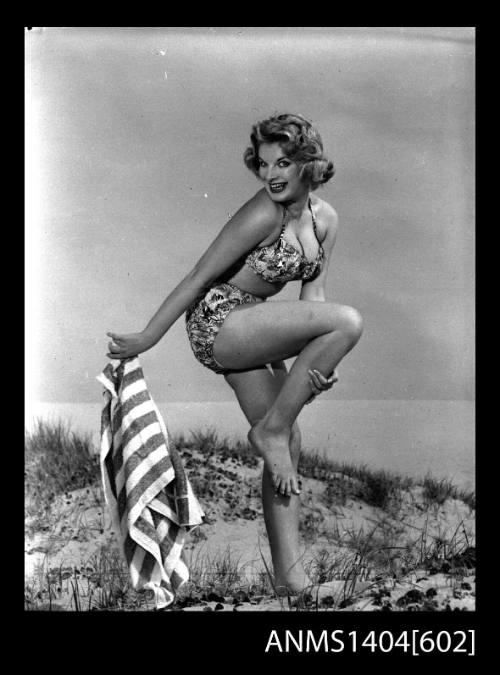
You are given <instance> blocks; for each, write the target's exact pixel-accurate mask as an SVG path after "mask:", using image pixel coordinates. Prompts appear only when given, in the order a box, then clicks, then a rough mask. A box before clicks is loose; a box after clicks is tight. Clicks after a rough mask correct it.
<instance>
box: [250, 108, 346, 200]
mask: <svg viewBox="0 0 500 675" xmlns="http://www.w3.org/2000/svg"><path fill="white" fill-rule="evenodd" d="M250 141H251V146H249V147H248V148H247V149H246V150H245V152H244V153H243V161H244V163H245V165H246V166H247V168H248V169H250V171H252V173H254V174H255V175H256V176H259V146H260V145H261V144H262V143H279V144H280V146H281V147H282V148H283V151H284V152H285V154H286V156H287V157H288V158H289V159H291V160H293V161H294V162H297V163H298V164H300V165H301V168H300V177H301V179H302V180H303V181H305V182H306V183H308V184H309V185H310V187H311V189H312V190H316V188H318V187H319V186H320V185H323V184H324V183H326V182H327V181H329V180H330V178H332V176H333V175H334V173H335V169H334V166H333V162H332V161H330V160H329V159H328V158H327V157H325V156H324V153H323V141H322V140H321V136H320V134H319V131H318V130H317V129H316V128H315V127H314V126H313V125H312V124H311V122H309V121H308V120H307V119H306V118H305V117H302V115H294V114H289V113H284V114H280V115H273V116H272V117H268V118H267V119H265V120H262V121H260V122H257V123H256V124H254V125H253V126H252V132H251V134H250Z"/></svg>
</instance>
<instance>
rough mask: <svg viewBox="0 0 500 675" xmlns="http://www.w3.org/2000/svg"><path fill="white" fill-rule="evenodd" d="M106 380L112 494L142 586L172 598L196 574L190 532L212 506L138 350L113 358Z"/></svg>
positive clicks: (106, 474)
mask: <svg viewBox="0 0 500 675" xmlns="http://www.w3.org/2000/svg"><path fill="white" fill-rule="evenodd" d="M97 379H98V380H99V382H101V383H102V384H103V385H104V397H105V401H104V407H103V410H102V417H101V473H102V480H103V488H104V496H105V499H106V503H107V505H108V507H109V509H110V511H111V516H112V520H113V524H114V528H115V530H116V534H117V535H118V538H119V541H120V544H121V546H122V550H123V552H124V555H125V559H126V562H127V565H128V568H129V571H130V575H131V579H132V585H133V587H134V588H135V589H136V590H146V589H149V590H152V591H153V593H154V597H155V602H156V607H157V608H158V609H161V608H163V607H166V606H167V605H169V604H171V603H172V602H173V600H174V598H175V594H176V592H177V590H178V589H179V588H180V586H181V585H182V584H184V583H185V582H186V581H187V580H188V579H189V570H188V568H187V566H186V564H185V562H184V561H183V560H182V557H181V554H182V547H183V545H184V541H185V539H186V535H187V532H188V531H189V530H190V529H192V528H193V527H195V526H196V525H199V524H200V523H202V522H203V516H204V513H203V511H202V509H201V507H200V505H199V503H198V501H197V499H196V497H195V496H194V494H193V491H192V489H191V485H190V483H189V480H188V478H187V476H186V474H185V473H184V468H183V465H182V460H181V458H180V456H179V454H178V452H177V450H176V449H175V448H174V447H173V446H172V445H171V444H169V440H168V432H167V428H166V426H165V423H164V421H163V419H162V417H161V415H160V412H159V410H158V408H157V407H156V404H155V403H154V401H153V399H152V398H151V396H150V394H149V392H148V390H147V386H146V382H145V380H144V375H143V372H142V368H141V366H140V363H139V359H138V357H137V356H135V357H133V358H128V359H124V360H122V361H118V360H112V361H111V362H110V363H108V365H107V366H106V368H105V369H104V371H103V372H102V373H101V374H100V375H99V376H98V377H97Z"/></svg>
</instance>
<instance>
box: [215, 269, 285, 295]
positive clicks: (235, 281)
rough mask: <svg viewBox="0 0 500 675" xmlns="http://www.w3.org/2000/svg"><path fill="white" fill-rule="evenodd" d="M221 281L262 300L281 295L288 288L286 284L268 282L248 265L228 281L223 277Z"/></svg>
mask: <svg viewBox="0 0 500 675" xmlns="http://www.w3.org/2000/svg"><path fill="white" fill-rule="evenodd" d="M219 281H224V282H225V283H228V284H232V285H233V286H237V287H238V288H239V289H240V290H242V291H244V292H245V293H252V294H253V295H257V296H259V297H260V298H270V297H271V296H272V295H276V294H277V293H279V292H280V291H281V289H282V288H284V286H286V284H285V283H277V284H271V283H269V282H268V281H265V280H264V279H262V278H261V277H259V275H258V274H255V272H254V271H253V270H252V269H250V268H249V267H247V266H246V265H243V267H242V268H241V269H240V270H238V272H236V274H233V276H231V277H228V278H227V279H226V278H224V277H221V278H220V279H219Z"/></svg>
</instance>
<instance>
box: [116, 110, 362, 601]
mask: <svg viewBox="0 0 500 675" xmlns="http://www.w3.org/2000/svg"><path fill="white" fill-rule="evenodd" d="M244 162H245V164H246V166H247V167H248V168H249V169H250V170H251V171H252V172H253V173H254V174H255V175H256V176H257V177H258V178H259V179H260V181H261V182H262V183H263V187H262V189H260V190H259V191H258V192H257V193H256V194H255V195H254V196H253V197H252V198H251V199H250V200H249V201H248V202H247V203H246V204H244V205H243V206H242V207H241V208H240V209H239V211H238V212H237V213H236V215H234V216H233V217H232V218H231V219H230V220H229V222H228V223H226V225H225V226H224V227H223V228H222V230H221V232H220V233H219V235H218V236H217V237H216V239H215V240H214V241H213V243H212V244H211V245H210V246H209V248H208V249H207V251H206V252H205V253H204V254H203V256H202V257H201V258H200V260H199V261H198V262H197V263H196V265H195V266H194V267H193V269H192V270H191V272H189V274H188V275H187V276H186V277H185V278H184V279H183V280H182V281H181V282H180V284H179V285H178V286H177V287H176V288H175V289H174V290H173V291H172V292H171V293H170V295H168V297H167V298H166V299H165V301H164V302H163V304H162V305H161V307H160V308H159V310H158V311H157V313H156V314H155V315H154V316H153V318H152V319H151V321H150V322H149V323H148V325H147V326H146V328H145V329H144V330H143V331H142V332H141V333H133V334H129V335H121V334H117V333H112V332H111V333H107V335H108V336H109V337H111V338H112V341H111V342H110V343H109V353H108V354H107V356H108V357H110V358H113V359H123V358H127V357H130V356H134V355H136V354H139V353H141V352H144V351H146V350H147V349H150V348H151V347H152V346H153V345H155V344H156V343H157V342H158V341H159V340H160V339H161V338H162V336H163V335H164V334H165V333H166V331H167V330H168V329H169V328H170V327H171V326H172V324H173V323H174V322H175V321H176V320H177V319H178V318H179V316H180V315H181V314H182V313H183V312H185V311H186V310H187V311H186V328H187V332H188V336H189V340H190V343H191V347H192V349H193V352H194V354H195V356H196V358H197V359H198V360H199V361H200V362H201V363H202V364H203V365H205V366H206V367H208V368H210V369H211V370H213V371H214V372H216V373H221V374H223V375H224V377H225V379H226V382H228V384H229V385H230V386H231V387H232V389H233V390H234V392H235V394H236V397H237V399H238V402H239V404H240V406H241V408H242V410H243V412H244V414H245V416H246V418H247V419H248V421H249V423H250V425H251V429H250V431H249V434H248V438H249V441H250V443H251V445H252V446H253V448H254V449H255V450H256V451H257V452H258V453H259V454H260V455H261V456H262V457H263V459H264V471H263V477H262V500H263V508H264V518H265V523H266V528H267V532H268V535H269V542H270V548H271V555H272V560H273V567H274V574H275V585H276V588H278V589H280V592H283V593H290V594H295V593H299V592H301V591H302V590H303V589H304V588H305V587H307V586H308V585H310V584H311V581H310V579H308V577H307V575H306V573H305V571H304V568H303V566H302V564H301V563H300V550H299V528H298V521H299V519H298V512H299V497H298V495H299V494H300V488H299V480H298V478H297V464H298V459H299V454H300V445H301V437H300V431H299V428H298V426H297V422H296V418H297V416H298V414H299V413H300V411H301V409H302V407H303V406H304V404H305V403H308V402H309V401H310V400H311V399H313V398H314V396H315V395H317V394H318V393H320V392H321V391H323V390H325V389H328V388H329V387H331V386H332V384H333V383H334V382H335V381H336V379H337V377H336V371H335V367H336V366H337V364H338V363H339V361H340V360H341V359H342V358H343V357H344V356H345V355H346V354H347V353H348V352H349V350H350V349H352V347H353V346H354V345H355V344H356V342H357V341H358V339H359V337H360V335H361V317H360V315H359V313H358V312H357V311H356V310H355V309H353V308H351V307H347V306H344V305H339V304H333V303H330V302H326V301H325V281H326V277H327V273H328V264H329V261H330V257H331V253H332V249H333V245H334V243H335V238H336V234H337V215H336V213H335V211H334V209H333V208H332V207H331V206H330V205H329V204H327V203H326V202H325V201H323V200H322V199H320V198H319V197H318V196H316V195H315V194H313V193H314V191H315V190H316V188H318V187H319V186H320V185H321V184H323V183H326V182H327V181H328V180H330V178H331V177H332V176H333V174H334V169H333V164H332V162H331V161H329V160H328V159H326V158H325V157H324V154H323V144H322V141H321V137H320V135H319V133H318V131H317V130H316V129H315V128H314V126H313V125H312V124H311V123H310V122H309V121H307V120H306V119H304V118H303V117H302V116H300V115H291V114H284V115H277V116H273V117H270V118H268V119H266V120H263V121H261V122H259V123H257V124H256V125H254V126H253V128H252V133H251V146H250V147H248V148H247V150H246V151H245V153H244ZM299 279H300V280H302V287H301V292H300V298H299V300H296V301H285V302H269V303H268V302H265V300H266V299H267V298H268V297H270V296H273V295H275V294H276V293H279V291H280V290H281V289H282V288H283V287H284V286H285V284H286V283H287V282H288V281H293V280H299ZM290 357H297V358H296V359H295V361H294V363H293V365H292V367H291V369H290V372H287V369H286V366H285V364H284V360H285V359H288V358H290ZM324 373H330V374H331V375H330V377H326V376H325V375H324ZM325 592H328V589H326V591H325Z"/></svg>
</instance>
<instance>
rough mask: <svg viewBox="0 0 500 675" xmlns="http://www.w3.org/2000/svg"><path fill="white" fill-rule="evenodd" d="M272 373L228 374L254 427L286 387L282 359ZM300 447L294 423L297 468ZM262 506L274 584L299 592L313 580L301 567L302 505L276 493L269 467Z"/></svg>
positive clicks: (293, 452)
mask: <svg viewBox="0 0 500 675" xmlns="http://www.w3.org/2000/svg"><path fill="white" fill-rule="evenodd" d="M272 367H273V374H271V372H270V371H269V370H268V369H267V368H266V367H260V368H256V369H252V370H247V371H236V372H232V373H229V374H227V375H226V381H227V382H228V383H229V385H230V386H231V387H232V388H233V390H234V392H235V394H236V397H237V399H238V402H239V404H240V406H241V409H242V410H243V413H244V414H245V416H246V418H247V420H248V421H249V423H250V425H251V426H254V425H255V424H257V422H259V420H261V419H262V418H263V417H264V416H265V415H266V413H267V411H268V410H269V408H270V407H271V406H272V404H273V402H274V400H275V399H276V396H277V395H278V393H279V391H280V389H281V387H282V386H283V384H284V382H285V380H286V377H287V371H286V366H285V364H284V363H283V362H278V363H273V364H272ZM300 446H301V436H300V430H299V427H298V425H297V423H296V422H295V423H294V424H293V425H292V429H291V433H290V456H291V461H292V465H293V467H294V469H295V471H296V470H297V464H298V461H299V455H300ZM262 506H263V510H264V521H265V524H266V530H267V534H268V537H269V546H270V549H271V556H272V560H273V569H274V577H275V585H276V587H277V588H279V587H281V588H282V589H286V590H288V591H292V592H299V591H301V590H302V589H304V588H305V587H306V586H308V585H309V584H310V583H311V582H310V580H309V578H308V577H307V575H306V573H305V571H304V568H303V566H302V562H301V558H300V548H299V508H300V498H299V497H298V496H297V495H291V497H284V496H282V495H280V494H279V493H277V492H276V490H275V488H274V486H273V483H272V480H271V476H270V474H269V470H268V468H267V466H266V465H264V471H263V474H262Z"/></svg>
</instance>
